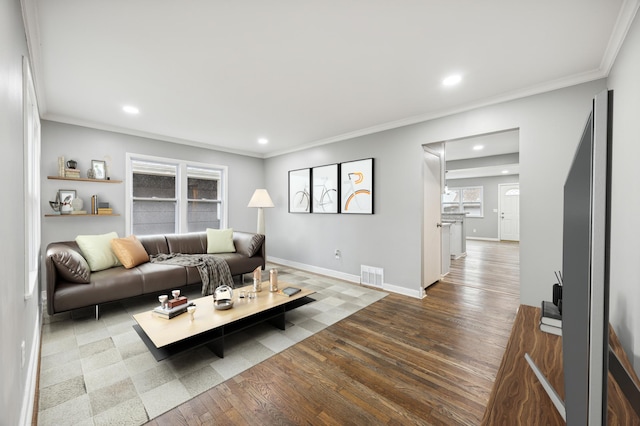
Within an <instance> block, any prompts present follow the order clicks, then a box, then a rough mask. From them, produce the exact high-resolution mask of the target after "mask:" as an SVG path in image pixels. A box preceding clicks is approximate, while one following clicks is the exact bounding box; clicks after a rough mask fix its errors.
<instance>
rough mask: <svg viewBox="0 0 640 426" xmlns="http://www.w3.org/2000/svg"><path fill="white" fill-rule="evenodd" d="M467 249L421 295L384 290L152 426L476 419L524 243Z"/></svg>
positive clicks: (502, 343) (514, 293)
mask: <svg viewBox="0 0 640 426" xmlns="http://www.w3.org/2000/svg"><path fill="white" fill-rule="evenodd" d="M467 253H468V255H467V257H465V258H461V259H458V260H456V261H453V262H452V265H451V272H450V274H449V276H448V277H447V279H446V280H444V281H442V282H439V283H437V284H434V285H432V286H430V287H429V288H428V289H427V297H426V298H424V299H422V300H417V299H413V298H409V297H405V296H400V295H395V294H390V295H389V296H387V297H385V298H384V299H382V300H381V301H379V302H376V303H374V304H372V305H370V306H369V307H367V308H365V309H363V310H361V311H359V312H357V313H356V314H354V315H352V316H350V317H348V318H347V319H345V320H343V321H341V322H339V323H337V324H334V325H333V326H331V327H328V328H326V329H325V330H323V331H321V332H319V333H317V334H315V335H313V336H311V337H310V338H308V339H306V340H304V341H303V342H301V343H298V344H297V345H295V346H293V347H291V348H289V349H287V350H285V351H283V352H281V353H280V354H278V355H276V356H273V357H271V358H269V359H268V360H266V361H264V362H262V363H261V364H259V365H257V366H255V367H253V368H251V369H249V370H247V371H245V372H243V373H241V374H239V375H237V376H235V377H233V378H231V379H229V380H227V381H226V382H224V383H222V384H220V385H218V386H216V387H214V388H212V389H210V390H209V391H207V392H205V393H203V394H201V395H199V396H198V397H196V398H194V399H192V400H191V401H188V402H186V403H184V404H182V405H181V406H179V407H177V408H175V409H173V410H171V411H169V412H167V413H165V414H163V415H162V416H160V417H158V418H156V419H154V420H152V421H150V422H149V423H148V424H149V425H153V426H160V425H201V424H229V425H236V424H237V425H245V424H247V425H271V424H283V425H294V424H295V425H297V424H313V425H319V424H327V425H336V424H339V425H349V424H351V425H363V424H367V425H374V424H425V425H478V424H480V422H481V420H482V417H483V415H484V412H485V408H486V406H487V402H488V400H489V396H490V393H491V389H492V386H493V382H494V380H495V376H496V374H497V371H498V368H499V366H500V362H501V359H502V355H503V353H504V350H505V347H506V345H507V341H508V339H509V335H510V332H511V326H512V323H513V321H514V318H515V315H516V309H517V307H518V306H519V303H520V302H519V248H518V244H517V243H498V242H487V241H471V240H470V241H468V244H467Z"/></svg>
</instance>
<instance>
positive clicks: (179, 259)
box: [150, 253, 233, 296]
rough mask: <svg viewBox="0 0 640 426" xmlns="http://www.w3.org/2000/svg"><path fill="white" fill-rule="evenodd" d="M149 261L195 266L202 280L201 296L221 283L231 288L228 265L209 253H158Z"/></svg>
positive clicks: (211, 291)
mask: <svg viewBox="0 0 640 426" xmlns="http://www.w3.org/2000/svg"><path fill="white" fill-rule="evenodd" d="M150 261H151V262H152V263H167V264H169V265H180V266H195V267H196V268H198V273H199V274H200V280H201V281H202V295H203V296H207V295H209V294H213V292H214V290H215V289H216V288H217V287H218V286H221V285H223V284H226V285H228V286H229V287H231V288H233V278H232V277H231V271H230V270H229V265H228V264H227V262H226V261H224V260H223V259H221V258H219V257H215V256H213V255H211V254H182V253H171V254H164V253H160V254H156V255H153V256H150Z"/></svg>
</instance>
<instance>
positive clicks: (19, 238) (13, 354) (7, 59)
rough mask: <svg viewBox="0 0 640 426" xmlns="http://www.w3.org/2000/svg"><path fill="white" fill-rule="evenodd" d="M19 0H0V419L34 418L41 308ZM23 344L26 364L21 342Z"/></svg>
mask: <svg viewBox="0 0 640 426" xmlns="http://www.w3.org/2000/svg"><path fill="white" fill-rule="evenodd" d="M25 37H26V36H25V31H24V27H23V23H22V14H21V10H20V2H19V1H18V0H9V1H3V2H1V3H0V143H1V145H2V160H3V161H2V163H3V164H2V167H0V181H1V182H2V183H3V185H2V198H3V200H4V206H3V209H2V220H1V221H0V235H2V239H3V244H2V254H1V255H0V271H2V278H0V291H1V293H2V309H0V401H2V414H1V415H0V423H1V424H3V425H4V424H6V425H18V424H21V422H29V424H30V420H31V410H32V405H31V404H32V403H33V400H32V397H33V392H34V388H33V379H34V378H35V376H36V371H37V370H36V369H37V361H38V359H37V356H38V349H39V348H38V346H37V345H38V342H39V335H40V310H39V306H38V305H39V304H38V294H37V293H36V294H34V295H33V297H32V298H31V299H28V300H24V293H25V292H24V289H25V284H24V283H25V256H24V253H25V219H24V218H25V197H24V178H23V176H24V166H23V127H22V126H23V125H22V56H23V55H27V46H26V38H25ZM22 342H24V344H25V361H26V362H25V365H24V366H22V362H21V361H22V354H21V347H20V346H21V344H22Z"/></svg>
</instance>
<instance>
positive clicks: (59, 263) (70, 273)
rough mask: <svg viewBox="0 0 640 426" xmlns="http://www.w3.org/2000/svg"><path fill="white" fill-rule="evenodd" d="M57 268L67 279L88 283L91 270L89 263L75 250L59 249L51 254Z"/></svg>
mask: <svg viewBox="0 0 640 426" xmlns="http://www.w3.org/2000/svg"><path fill="white" fill-rule="evenodd" d="M51 259H52V260H53V264H54V265H55V267H56V270H57V271H58V273H59V274H60V276H61V277H62V279H64V280H65V281H69V282H71V283H77V284H88V283H89V280H90V277H91V271H90V270H89V264H88V263H87V261H86V260H85V258H84V257H82V255H81V254H80V253H78V252H77V251H75V250H71V249H68V250H58V251H56V252H54V253H53V254H51Z"/></svg>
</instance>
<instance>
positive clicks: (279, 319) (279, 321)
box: [267, 312, 285, 330]
mask: <svg viewBox="0 0 640 426" xmlns="http://www.w3.org/2000/svg"><path fill="white" fill-rule="evenodd" d="M267 321H268V322H269V324H271V325H273V326H274V327H277V328H279V329H280V330H284V329H285V322H284V312H283V313H281V314H280V315H278V316H275V317H273V318H271V319H269V320H267Z"/></svg>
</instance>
